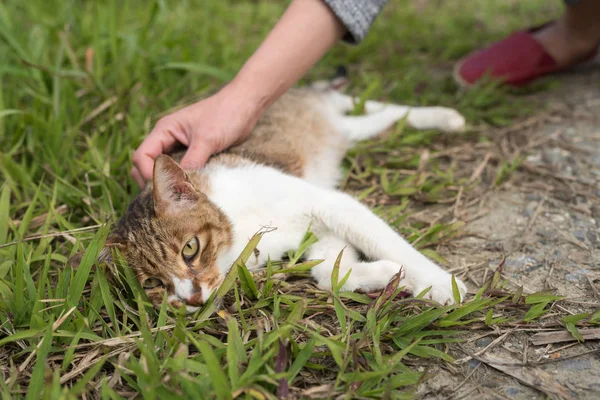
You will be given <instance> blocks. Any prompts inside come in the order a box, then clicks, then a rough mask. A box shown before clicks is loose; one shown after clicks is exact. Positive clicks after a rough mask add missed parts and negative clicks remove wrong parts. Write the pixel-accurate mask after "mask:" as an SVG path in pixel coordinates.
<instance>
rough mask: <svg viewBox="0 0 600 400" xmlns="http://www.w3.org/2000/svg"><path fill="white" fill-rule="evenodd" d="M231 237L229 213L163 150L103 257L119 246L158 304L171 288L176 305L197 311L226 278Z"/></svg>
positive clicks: (112, 235) (109, 254)
mask: <svg viewBox="0 0 600 400" xmlns="http://www.w3.org/2000/svg"><path fill="white" fill-rule="evenodd" d="M231 238H232V236H231V224H230V222H229V221H228V219H227V217H226V216H225V215H224V214H223V213H222V212H221V211H220V210H219V209H218V208H217V207H216V206H215V205H214V204H213V203H212V202H211V201H210V200H209V199H208V197H207V196H206V195H205V194H204V193H203V192H202V191H200V190H199V189H198V188H196V187H194V185H193V183H192V181H191V180H190V178H189V177H188V175H187V174H186V173H185V172H184V171H183V170H182V169H181V168H180V167H179V165H177V163H176V162H175V161H173V160H172V159H171V158H170V157H168V156H166V155H162V156H159V157H158V158H157V159H156V161H155V164H154V176H153V179H152V185H148V186H147V187H146V188H145V189H144V190H143V191H142V193H141V194H140V195H139V196H138V197H136V198H135V199H134V200H133V202H132V203H131V204H130V205H129V207H128V209H127V212H126V213H125V215H124V216H123V217H122V218H121V220H120V221H119V223H118V224H117V225H116V227H115V228H114V229H113V231H112V232H111V233H110V234H109V236H108V238H107V242H106V243H107V244H106V246H105V248H104V249H103V251H102V252H101V255H100V259H101V261H105V262H106V261H111V258H110V257H111V254H112V251H111V248H112V247H117V248H118V249H119V250H120V253H121V254H122V256H123V257H124V258H125V260H126V261H127V263H128V265H129V266H130V267H131V268H132V269H133V271H134V273H135V274H136V276H137V278H138V280H139V282H140V284H141V285H142V287H143V288H144V290H145V291H146V294H147V295H148V298H149V299H150V300H151V301H152V303H153V304H154V305H155V306H156V307H159V306H160V305H161V303H162V299H163V296H164V295H165V293H166V294H167V299H168V302H169V303H170V304H171V305H173V306H174V307H176V308H179V307H181V306H184V305H185V306H186V309H187V311H188V312H193V311H195V310H196V309H198V307H200V306H201V305H202V304H204V302H206V300H207V299H208V297H209V296H210V294H211V293H212V292H213V291H214V290H215V289H216V288H217V287H218V286H219V284H220V283H221V281H222V278H223V275H222V271H221V270H220V269H219V267H218V266H217V258H218V255H219V254H220V253H221V252H222V251H224V250H226V249H227V248H228V247H229V246H230V245H231V240H232V239H231Z"/></svg>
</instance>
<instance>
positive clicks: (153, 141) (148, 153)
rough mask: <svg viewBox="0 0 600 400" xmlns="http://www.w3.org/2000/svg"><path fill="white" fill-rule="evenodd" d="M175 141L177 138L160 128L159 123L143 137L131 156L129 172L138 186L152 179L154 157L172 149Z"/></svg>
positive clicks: (142, 185)
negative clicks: (131, 165)
mask: <svg viewBox="0 0 600 400" xmlns="http://www.w3.org/2000/svg"><path fill="white" fill-rule="evenodd" d="M177 142H178V141H177V139H175V137H174V136H173V135H171V134H169V133H168V131H167V130H165V129H161V128H160V127H159V124H157V126H156V127H155V128H154V130H153V131H152V132H150V134H149V135H148V137H146V139H144V141H143V142H142V144H141V145H140V147H138V148H137V150H136V151H135V153H133V157H132V161H133V165H134V167H133V169H132V170H131V174H132V175H133V178H134V179H135V181H136V182H137V184H138V185H139V186H140V188H142V187H144V182H145V181H148V180H150V179H152V172H153V169H154V159H155V158H156V157H158V156H159V155H161V154H163V153H166V152H169V151H171V150H173V148H174V147H175V145H176V144H177Z"/></svg>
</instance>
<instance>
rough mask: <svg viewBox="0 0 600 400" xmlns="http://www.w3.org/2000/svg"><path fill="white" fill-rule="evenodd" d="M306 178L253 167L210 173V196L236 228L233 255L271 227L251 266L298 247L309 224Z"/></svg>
mask: <svg viewBox="0 0 600 400" xmlns="http://www.w3.org/2000/svg"><path fill="white" fill-rule="evenodd" d="M306 184H307V183H306V182H303V181H302V180H300V179H298V178H294V177H291V176H288V175H285V174H282V173H278V172H277V171H274V170H271V169H268V168H260V167H252V168H248V169H246V168H239V169H237V170H226V169H224V170H222V171H214V173H213V174H211V181H210V186H211V193H210V195H209V198H210V200H211V201H212V202H213V203H214V204H215V205H216V206H218V207H219V208H220V209H221V211H222V212H223V213H225V215H226V216H227V218H228V219H229V222H230V223H231V226H232V231H233V236H234V238H233V246H232V248H231V250H230V252H231V253H232V254H231V256H232V257H236V256H237V255H239V252H241V250H242V249H243V248H244V247H245V246H246V244H247V243H248V240H249V239H250V238H251V237H252V236H253V235H254V234H255V233H257V232H259V231H262V230H265V229H268V230H270V232H269V233H268V234H265V235H264V236H263V238H262V239H261V243H260V245H259V253H257V254H256V255H255V257H251V260H250V264H251V265H249V267H254V266H258V265H260V264H263V263H264V262H265V261H266V260H267V259H268V258H269V257H271V258H272V259H277V258H279V257H281V255H282V254H284V253H285V252H286V251H288V250H290V249H294V248H296V247H298V245H299V244H300V241H301V239H302V236H303V235H304V233H305V232H306V230H307V229H308V226H309V218H308V213H307V212H306V211H307V199H306V198H305V196H303V193H302V186H303V185H306Z"/></svg>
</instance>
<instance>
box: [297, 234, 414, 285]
mask: <svg viewBox="0 0 600 400" xmlns="http://www.w3.org/2000/svg"><path fill="white" fill-rule="evenodd" d="M342 250H343V253H342V258H341V260H340V269H339V276H338V279H339V280H340V281H341V280H342V279H343V278H344V277H345V276H346V274H347V273H348V272H349V271H350V275H349V277H348V279H347V280H346V283H344V286H342V288H341V290H345V291H354V290H357V289H360V290H362V291H365V292H369V291H373V290H379V289H383V288H384V287H385V286H386V285H387V284H388V282H389V281H390V279H392V277H393V276H394V275H395V274H397V273H398V272H400V270H401V266H400V265H399V264H397V263H395V262H393V261H388V260H379V261H372V262H366V261H360V260H359V258H358V253H357V252H356V250H355V249H354V248H353V247H352V246H351V245H349V244H347V243H346V242H344V241H343V240H342V239H340V238H338V237H336V236H334V235H326V236H323V237H322V238H320V239H319V241H318V242H317V243H315V244H313V245H312V246H311V248H310V250H309V252H308V258H309V259H311V260H323V262H321V263H320V264H318V265H316V266H315V267H313V268H312V275H313V277H314V278H315V280H316V281H317V284H318V285H319V286H320V287H322V288H324V289H331V287H332V284H331V273H332V272H333V268H334V266H335V263H336V261H337V258H338V256H339V254H340V252H341V251H342ZM403 277H404V273H402V274H401V278H403ZM400 284H402V283H400Z"/></svg>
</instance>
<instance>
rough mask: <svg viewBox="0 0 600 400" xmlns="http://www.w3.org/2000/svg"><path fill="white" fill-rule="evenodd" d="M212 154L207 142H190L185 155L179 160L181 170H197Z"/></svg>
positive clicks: (212, 151)
mask: <svg viewBox="0 0 600 400" xmlns="http://www.w3.org/2000/svg"><path fill="white" fill-rule="evenodd" d="M213 153H214V150H213V148H212V147H211V146H210V145H209V142H207V141H201V140H197V141H196V142H192V144H191V145H190V147H189V148H188V150H187V151H186V153H185V155H184V156H183V158H182V159H181V163H180V166H181V168H182V169H184V170H186V169H198V168H201V167H203V166H204V164H206V161H207V160H208V158H209V157H210V156H211V155H212V154H213Z"/></svg>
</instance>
